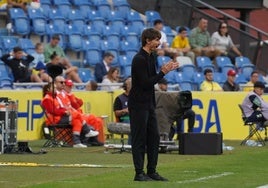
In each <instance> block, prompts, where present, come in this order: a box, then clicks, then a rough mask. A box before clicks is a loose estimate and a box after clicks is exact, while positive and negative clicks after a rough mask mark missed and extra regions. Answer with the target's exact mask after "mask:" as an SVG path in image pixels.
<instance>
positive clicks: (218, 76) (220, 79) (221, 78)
mask: <svg viewBox="0 0 268 188" xmlns="http://www.w3.org/2000/svg"><path fill="white" fill-rule="evenodd" d="M226 79H227V75H226V74H223V73H222V72H214V73H213V80H214V81H215V82H217V83H219V84H220V85H221V86H222V85H223V84H224V82H225V81H226Z"/></svg>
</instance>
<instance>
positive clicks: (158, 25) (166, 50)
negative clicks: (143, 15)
mask: <svg viewBox="0 0 268 188" xmlns="http://www.w3.org/2000/svg"><path fill="white" fill-rule="evenodd" d="M163 27H164V24H163V21H162V20H159V19H157V20H155V21H154V29H156V30H158V31H159V32H160V33H161V39H160V45H159V46H158V47H157V49H156V53H157V55H158V56H164V55H168V56H170V57H172V58H175V57H176V51H174V50H173V49H172V48H170V47H169V44H168V42H167V35H166V34H165V33H164V32H163V31H162V29H163Z"/></svg>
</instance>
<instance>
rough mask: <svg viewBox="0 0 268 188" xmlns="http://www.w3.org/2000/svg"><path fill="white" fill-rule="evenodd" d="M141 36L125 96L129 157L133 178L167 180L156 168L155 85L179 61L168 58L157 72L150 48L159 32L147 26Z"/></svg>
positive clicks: (151, 48)
mask: <svg viewBox="0 0 268 188" xmlns="http://www.w3.org/2000/svg"><path fill="white" fill-rule="evenodd" d="M141 37H142V39H141V40H142V48H141V49H140V51H139V52H138V53H137V54H136V55H135V56H134V58H133V60H132V65H131V78H132V84H131V85H132V88H131V90H130V94H129V100H128V108H129V116H130V129H131V136H132V140H131V143H132V157H133V162H134V167H135V172H136V175H135V177H134V181H152V180H156V181H167V179H166V178H164V177H162V176H160V175H159V174H158V173H157V172H156V166H157V161H158V150H159V140H160V136H159V131H158V127H157V121H156V115H155V106H156V102H155V90H154V85H155V84H156V83H157V82H158V81H159V80H161V79H162V78H163V77H164V76H165V74H167V73H168V72H169V71H171V70H174V69H177V68H178V67H179V64H178V63H176V62H173V61H172V60H171V61H170V62H168V63H166V64H164V65H163V66H162V67H161V69H160V72H159V73H157V72H156V61H155V57H154V55H153V52H154V51H155V50H156V48H157V47H158V46H159V45H160V38H161V33H160V32H159V31H157V30H156V29H153V28H148V29H145V30H144V31H143V32H142V36H141ZM145 152H147V160H148V163H147V174H145V172H144V170H143V168H144V158H145Z"/></svg>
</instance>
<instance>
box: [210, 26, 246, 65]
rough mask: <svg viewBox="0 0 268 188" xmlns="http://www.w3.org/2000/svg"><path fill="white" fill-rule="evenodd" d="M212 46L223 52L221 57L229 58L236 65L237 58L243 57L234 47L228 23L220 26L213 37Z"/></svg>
mask: <svg viewBox="0 0 268 188" xmlns="http://www.w3.org/2000/svg"><path fill="white" fill-rule="evenodd" d="M211 45H212V46H214V47H215V48H216V49H218V50H219V51H220V52H221V55H223V56H227V57H229V58H230V59H231V61H232V63H233V64H235V58H236V57H237V56H242V53H241V52H240V51H239V50H238V49H237V47H236V46H235V45H234V43H233V41H232V38H231V36H230V35H229V33H228V25H227V23H226V22H222V23H220V24H219V27H218V31H216V32H214V33H213V34H212V36H211Z"/></svg>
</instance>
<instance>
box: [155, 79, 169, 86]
mask: <svg viewBox="0 0 268 188" xmlns="http://www.w3.org/2000/svg"><path fill="white" fill-rule="evenodd" d="M157 83H158V84H164V85H167V84H168V82H167V80H166V79H165V78H162V79H161V80H159V81H158V82H157Z"/></svg>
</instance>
